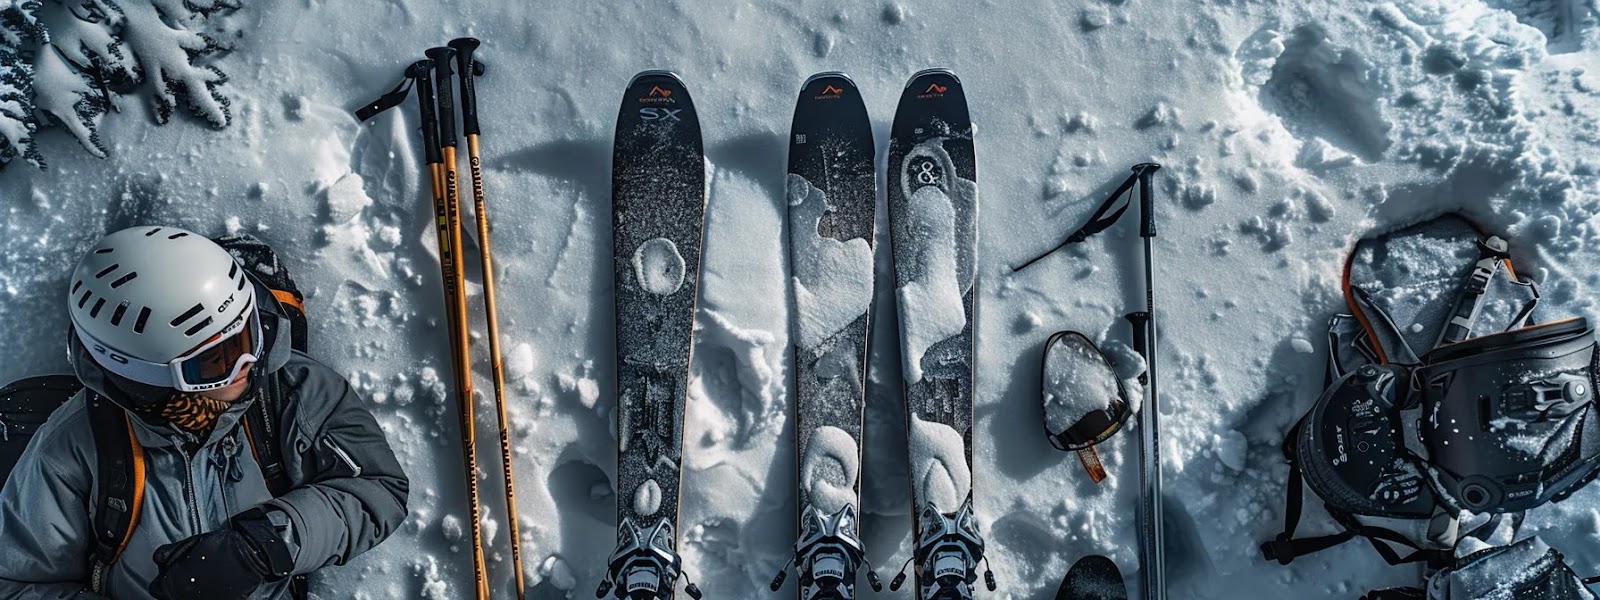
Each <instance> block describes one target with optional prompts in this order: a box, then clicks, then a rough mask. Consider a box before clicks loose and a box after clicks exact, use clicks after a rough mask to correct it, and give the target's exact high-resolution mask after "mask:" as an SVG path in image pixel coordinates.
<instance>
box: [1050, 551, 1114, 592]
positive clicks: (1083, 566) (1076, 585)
mask: <svg viewBox="0 0 1600 600" xmlns="http://www.w3.org/2000/svg"><path fill="white" fill-rule="evenodd" d="M1056 600H1128V584H1127V583H1125V582H1123V581H1122V570H1121V569H1118V568H1117V563H1114V562H1111V559H1109V558H1106V557H1104V556H1101V555H1099V554H1090V555H1088V556H1085V557H1083V558H1080V559H1078V562H1075V563H1072V568H1071V569H1068V570H1067V577H1066V579H1063V580H1061V588H1060V589H1058V590H1056Z"/></svg>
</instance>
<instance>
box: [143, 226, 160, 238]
mask: <svg viewBox="0 0 1600 600" xmlns="http://www.w3.org/2000/svg"><path fill="white" fill-rule="evenodd" d="M159 231H161V228H160V227H157V228H155V229H151V230H150V231H146V232H144V236H145V237H150V236H152V235H155V234H156V233H157V232H159Z"/></svg>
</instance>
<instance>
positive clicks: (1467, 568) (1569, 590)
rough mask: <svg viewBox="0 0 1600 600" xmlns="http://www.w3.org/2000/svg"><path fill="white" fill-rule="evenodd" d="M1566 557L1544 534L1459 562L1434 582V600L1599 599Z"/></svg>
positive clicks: (1430, 587)
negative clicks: (1544, 538) (1545, 540)
mask: <svg viewBox="0 0 1600 600" xmlns="http://www.w3.org/2000/svg"><path fill="white" fill-rule="evenodd" d="M1595 599H1596V596H1595V595H1594V593H1593V592H1590V591H1589V589H1588V588H1586V587H1584V582H1583V580H1582V579H1579V578H1578V575H1577V574H1575V573H1573V572H1572V567H1570V566H1568V565H1567V561H1566V558H1565V557H1564V556H1562V555H1561V552H1559V551H1557V550H1556V549H1555V548H1551V547H1550V546H1549V545H1547V544H1545V543H1544V541H1543V540H1541V539H1539V538H1538V536H1534V537H1530V538H1526V539H1523V540H1522V541H1519V542H1516V543H1513V544H1511V545H1509V546H1498V547H1493V548H1486V549H1483V550H1479V551H1476V552H1473V553H1471V554H1467V555H1465V556H1462V557H1461V558H1459V559H1457V561H1456V564H1455V565H1454V566H1452V567H1448V568H1445V569H1443V570H1441V571H1439V572H1438V573H1434V574H1433V577H1430V578H1428V600H1595Z"/></svg>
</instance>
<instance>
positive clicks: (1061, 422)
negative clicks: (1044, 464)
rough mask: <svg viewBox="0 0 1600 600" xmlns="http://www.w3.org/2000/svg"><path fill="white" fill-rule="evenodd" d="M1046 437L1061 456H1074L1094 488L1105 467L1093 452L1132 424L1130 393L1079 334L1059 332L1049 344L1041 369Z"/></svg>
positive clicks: (1101, 477)
mask: <svg viewBox="0 0 1600 600" xmlns="http://www.w3.org/2000/svg"><path fill="white" fill-rule="evenodd" d="M1043 368H1044V371H1043V378H1044V381H1043V386H1042V392H1043V398H1042V400H1043V404H1044V407H1045V434H1046V435H1047V436H1048V437H1049V440H1050V445H1051V446H1055V448H1056V449H1057V450H1062V451H1066V452H1076V453H1077V454H1078V459H1079V461H1081V462H1082V463H1083V468H1084V470H1086V471H1088V472H1089V478H1090V479H1093V480H1094V481H1095V483H1099V482H1100V481H1101V480H1103V479H1105V477H1106V472H1105V467H1104V465H1102V464H1101V463H1100V455H1099V453H1098V452H1096V451H1095V450H1094V447H1095V446H1096V445H1098V444H1100V443H1101V442H1104V441H1106V440H1107V439H1109V438H1110V437H1111V435H1112V434H1114V433H1116V432H1118V431H1120V430H1121V429H1122V425H1123V424H1124V423H1126V422H1127V421H1128V415H1129V414H1130V410H1129V407H1128V392H1127V390H1126V389H1124V388H1123V386H1122V379H1121V378H1120V377H1117V374H1116V371H1114V370H1112V368H1111V363H1110V361H1108V360H1106V357H1105V354H1103V353H1101V352H1100V349H1099V348H1098V347H1096V346H1095V345H1094V342H1092V341H1090V340H1089V338H1087V337H1085V336H1084V335H1083V334H1081V333H1078V332H1076V331H1058V332H1056V333H1055V334H1054V335H1051V336H1050V339H1049V340H1048V341H1046V342H1045V351H1044V365H1043Z"/></svg>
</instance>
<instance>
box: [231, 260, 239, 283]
mask: <svg viewBox="0 0 1600 600" xmlns="http://www.w3.org/2000/svg"><path fill="white" fill-rule="evenodd" d="M238 274H239V263H233V266H231V267H228V279H233V278H234V276H236V275H238Z"/></svg>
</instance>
